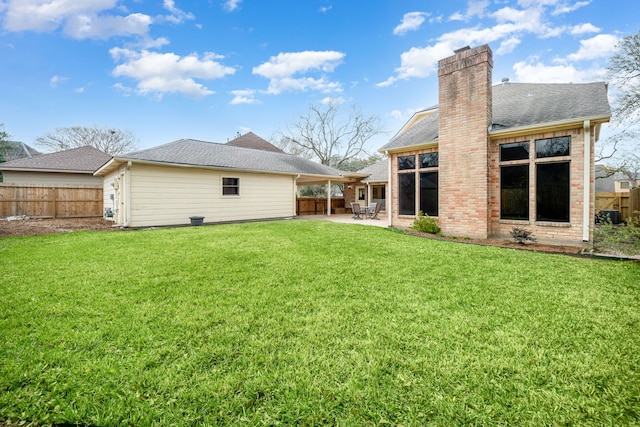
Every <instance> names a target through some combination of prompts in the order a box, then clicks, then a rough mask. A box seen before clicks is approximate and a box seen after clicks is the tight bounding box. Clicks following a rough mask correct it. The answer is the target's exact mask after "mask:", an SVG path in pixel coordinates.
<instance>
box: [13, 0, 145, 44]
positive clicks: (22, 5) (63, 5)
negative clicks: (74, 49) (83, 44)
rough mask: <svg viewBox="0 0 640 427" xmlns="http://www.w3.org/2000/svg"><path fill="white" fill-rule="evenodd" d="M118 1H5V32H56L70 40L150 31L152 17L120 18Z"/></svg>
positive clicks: (136, 15)
mask: <svg viewBox="0 0 640 427" xmlns="http://www.w3.org/2000/svg"><path fill="white" fill-rule="evenodd" d="M117 3H118V2H117V0H92V1H74V0H8V1H7V2H6V3H5V9H6V14H5V17H4V29H5V30H7V31H14V32H18V31H40V32H44V31H55V30H57V29H59V28H62V30H63V32H64V34H66V35H67V36H69V37H72V38H77V39H84V38H96V39H106V38H109V37H112V36H121V35H143V34H147V33H148V32H149V26H150V25H151V23H152V18H151V17H150V16H148V15H145V14H142V13H132V14H129V15H122V14H120V13H119V9H118V8H117Z"/></svg>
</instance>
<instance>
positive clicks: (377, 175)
mask: <svg viewBox="0 0 640 427" xmlns="http://www.w3.org/2000/svg"><path fill="white" fill-rule="evenodd" d="M358 173H361V174H366V175H368V176H367V177H366V178H364V179H363V180H362V182H387V181H388V180H389V160H387V159H384V160H381V161H379V162H378V163H374V164H372V165H369V166H367V167H366V168H363V169H360V170H359V171H358Z"/></svg>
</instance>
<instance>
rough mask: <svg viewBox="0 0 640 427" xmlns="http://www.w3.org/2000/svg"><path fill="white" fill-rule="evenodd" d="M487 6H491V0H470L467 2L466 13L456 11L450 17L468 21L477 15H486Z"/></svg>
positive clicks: (451, 19) (450, 18)
mask: <svg viewBox="0 0 640 427" xmlns="http://www.w3.org/2000/svg"><path fill="white" fill-rule="evenodd" d="M487 6H489V0H470V1H469V3H467V10H466V11H465V13H462V12H455V13H454V14H452V15H451V16H450V17H449V20H450V21H468V20H469V19H471V18H473V17H475V16H477V17H480V18H481V17H483V16H484V12H485V9H486V8H487Z"/></svg>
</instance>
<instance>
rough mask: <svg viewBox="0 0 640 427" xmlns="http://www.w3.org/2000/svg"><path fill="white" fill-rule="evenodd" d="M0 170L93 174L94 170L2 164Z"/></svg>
mask: <svg viewBox="0 0 640 427" xmlns="http://www.w3.org/2000/svg"><path fill="white" fill-rule="evenodd" d="M0 170H3V171H6V172H46V173H49V172H53V173H77V174H81V173H84V174H93V171H88V170H66V169H38V168H20V167H18V168H12V167H8V168H3V167H2V165H0Z"/></svg>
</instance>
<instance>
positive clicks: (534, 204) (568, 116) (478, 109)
mask: <svg viewBox="0 0 640 427" xmlns="http://www.w3.org/2000/svg"><path fill="white" fill-rule="evenodd" d="M438 67H439V69H438V81H439V104H438V106H437V107H434V108H432V109H429V110H425V111H422V112H420V113H417V114H416V115H415V116H414V117H413V118H412V119H411V120H410V121H409V123H408V124H407V125H405V127H403V129H401V131H400V132H399V133H398V134H397V135H396V136H395V137H394V138H393V139H392V140H391V141H389V143H388V144H386V145H385V146H383V147H382V148H381V149H380V151H381V152H383V153H385V154H387V155H388V156H389V169H390V171H391V173H390V178H391V183H390V184H391V185H390V188H389V191H390V192H391V198H390V200H391V203H390V205H391V206H390V207H391V214H390V215H389V219H390V223H391V225H404V226H407V225H410V224H411V223H412V222H413V220H414V218H415V217H416V215H417V214H418V213H419V212H420V211H422V212H425V213H427V214H429V215H430V216H434V217H436V218H437V219H438V221H439V224H440V226H441V228H442V231H443V232H444V233H445V234H451V235H458V236H469V237H477V238H487V237H489V236H504V235H508V234H509V231H510V230H511V229H512V228H513V227H514V226H518V227H525V228H528V229H530V230H531V231H533V233H534V235H535V236H536V237H539V238H548V239H558V240H571V241H588V240H589V239H590V230H591V226H592V224H593V223H594V155H593V152H594V144H595V142H596V141H597V139H598V136H599V132H600V127H601V125H602V124H603V123H606V122H608V121H609V119H610V117H611V112H610V107H609V103H608V100H607V85H606V84H605V83H603V82H596V83H587V84H523V83H509V82H508V81H506V80H505V81H504V82H503V83H502V84H499V85H496V86H493V85H492V69H493V55H492V52H491V49H490V48H489V46H487V45H483V46H479V47H476V48H473V49H471V48H464V49H460V50H459V51H456V52H455V54H454V55H453V56H451V57H448V58H445V59H442V60H441V61H439V64H438Z"/></svg>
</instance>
